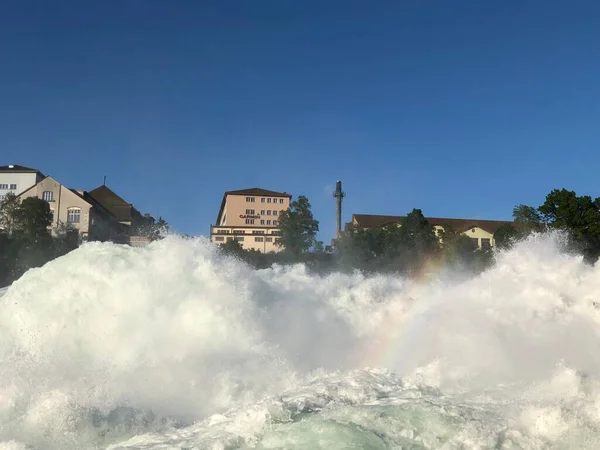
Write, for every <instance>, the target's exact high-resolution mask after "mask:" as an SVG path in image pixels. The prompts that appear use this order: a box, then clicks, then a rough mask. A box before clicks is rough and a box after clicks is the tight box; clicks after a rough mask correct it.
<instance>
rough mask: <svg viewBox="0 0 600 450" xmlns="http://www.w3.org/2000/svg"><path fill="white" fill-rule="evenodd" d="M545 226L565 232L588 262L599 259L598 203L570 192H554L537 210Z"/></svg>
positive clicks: (599, 217) (586, 196) (562, 190)
mask: <svg viewBox="0 0 600 450" xmlns="http://www.w3.org/2000/svg"><path fill="white" fill-rule="evenodd" d="M538 210H539V212H540V213H541V214H542V217H543V219H544V221H545V222H546V223H548V226H549V227H550V228H553V229H562V230H568V231H569V232H570V235H571V237H572V239H573V244H574V246H575V248H577V249H578V250H579V251H581V252H582V253H583V254H584V256H585V257H586V259H587V260H588V261H595V260H597V259H598V256H599V255H600V199H598V198H596V199H594V200H593V199H592V198H591V197H590V196H589V195H584V196H581V197H578V196H577V194H576V193H575V192H574V191H568V190H566V189H561V190H558V189H554V190H552V191H551V192H550V193H549V194H548V195H547V196H546V201H545V202H544V204H543V205H542V206H540V207H539V208H538Z"/></svg>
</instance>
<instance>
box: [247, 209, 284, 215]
mask: <svg viewBox="0 0 600 450" xmlns="http://www.w3.org/2000/svg"><path fill="white" fill-rule="evenodd" d="M255 214H256V211H255V210H254V209H247V210H246V215H248V216H253V215H255ZM277 214H279V211H277V210H267V211H265V210H264V209H261V210H260V215H261V216H265V215H266V216H270V215H273V216H276V215H277Z"/></svg>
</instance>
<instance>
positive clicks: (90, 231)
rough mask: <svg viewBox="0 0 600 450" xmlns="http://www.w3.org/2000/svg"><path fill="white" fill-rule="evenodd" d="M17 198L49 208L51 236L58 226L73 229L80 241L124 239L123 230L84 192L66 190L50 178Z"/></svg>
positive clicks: (111, 216)
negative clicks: (44, 203) (43, 203)
mask: <svg viewBox="0 0 600 450" xmlns="http://www.w3.org/2000/svg"><path fill="white" fill-rule="evenodd" d="M18 197H19V198H20V199H25V198H28V197H39V198H41V199H43V200H46V201H47V202H48V203H49V204H50V210H51V211H52V216H53V218H52V225H51V227H52V232H53V233H55V232H56V230H57V228H58V226H59V224H66V225H67V226H69V227H72V228H74V229H76V230H77V231H78V232H79V234H80V236H81V238H82V239H83V240H101V241H104V240H108V239H111V240H115V241H119V240H120V239H122V237H123V229H122V227H121V225H120V224H119V223H118V221H117V220H116V218H115V217H114V215H113V214H112V213H111V212H110V211H108V210H107V209H106V208H104V207H103V206H102V205H100V204H99V203H98V202H96V201H95V200H94V199H93V198H92V197H91V196H90V195H89V194H88V193H87V192H85V191H80V190H75V189H69V188H67V187H66V186H63V185H62V184H60V183H59V182H58V181H56V180H55V179H54V178H52V177H46V178H44V179H43V180H41V181H40V182H38V183H37V184H35V185H33V186H31V187H30V188H29V189H27V190H25V191H24V192H22V193H21V194H20V195H19V196H18Z"/></svg>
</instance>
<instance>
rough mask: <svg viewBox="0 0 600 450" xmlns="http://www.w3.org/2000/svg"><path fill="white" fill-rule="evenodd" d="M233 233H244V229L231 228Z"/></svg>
mask: <svg viewBox="0 0 600 450" xmlns="http://www.w3.org/2000/svg"><path fill="white" fill-rule="evenodd" d="M233 234H244V230H233Z"/></svg>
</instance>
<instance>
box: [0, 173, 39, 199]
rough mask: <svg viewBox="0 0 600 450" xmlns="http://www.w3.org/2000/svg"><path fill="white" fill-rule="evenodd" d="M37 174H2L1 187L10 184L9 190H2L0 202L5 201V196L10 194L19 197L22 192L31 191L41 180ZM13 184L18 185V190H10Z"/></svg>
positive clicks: (0, 191)
mask: <svg viewBox="0 0 600 450" xmlns="http://www.w3.org/2000/svg"><path fill="white" fill-rule="evenodd" d="M39 178H40V177H39V176H38V174H37V173H32V172H29V173H4V172H1V173H0V185H3V184H8V187H9V189H0V201H1V200H4V196H5V195H6V194H8V193H9V192H13V193H14V194H15V195H19V194H20V193H21V192H23V191H25V190H27V189H29V188H30V187H31V186H33V185H34V184H36V183H37V182H38V181H40V180H39ZM12 184H16V185H17V188H16V189H10V186H11V185H12Z"/></svg>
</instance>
